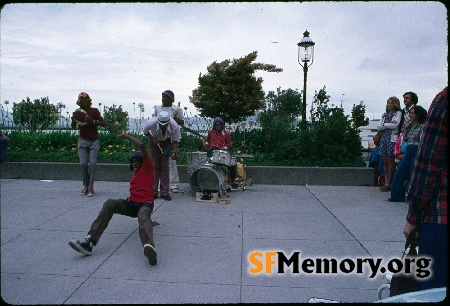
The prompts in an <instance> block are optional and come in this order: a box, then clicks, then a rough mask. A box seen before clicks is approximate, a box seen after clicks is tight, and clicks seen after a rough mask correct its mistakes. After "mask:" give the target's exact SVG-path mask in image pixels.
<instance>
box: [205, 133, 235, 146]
mask: <svg viewBox="0 0 450 306" xmlns="http://www.w3.org/2000/svg"><path fill="white" fill-rule="evenodd" d="M205 141H206V142H208V143H209V148H210V149H211V150H214V149H220V150H222V149H223V147H224V146H226V147H227V148H228V149H229V148H231V136H230V132H228V131H227V130H222V131H221V132H220V133H219V132H217V131H216V130H209V132H208V135H207V136H206V140H205Z"/></svg>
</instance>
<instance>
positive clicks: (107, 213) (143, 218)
mask: <svg viewBox="0 0 450 306" xmlns="http://www.w3.org/2000/svg"><path fill="white" fill-rule="evenodd" d="M152 211H153V204H152V203H151V202H144V203H134V202H130V201H127V200H123V199H108V200H106V202H105V203H104V204H103V208H102V209H101V210H100V213H99V214H98V217H97V219H95V221H94V222H93V223H92V225H91V229H90V230H89V232H88V234H89V235H91V237H92V240H93V241H94V244H97V242H98V241H99V240H100V237H101V235H102V234H103V232H104V231H105V229H106V228H107V227H108V224H109V221H110V220H111V218H112V216H113V215H114V214H119V215H124V216H129V217H132V218H136V217H137V218H138V224H139V237H140V238H141V242H142V245H144V244H151V245H153V246H155V244H154V241H153V225H152V218H151V214H152Z"/></svg>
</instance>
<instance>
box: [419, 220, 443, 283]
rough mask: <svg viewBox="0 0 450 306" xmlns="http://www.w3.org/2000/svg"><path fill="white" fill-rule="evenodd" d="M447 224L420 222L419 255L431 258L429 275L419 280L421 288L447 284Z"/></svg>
mask: <svg viewBox="0 0 450 306" xmlns="http://www.w3.org/2000/svg"><path fill="white" fill-rule="evenodd" d="M447 242H448V241H447V224H434V223H422V224H421V225H420V234H419V255H420V256H427V257H430V258H431V269H430V270H431V271H432V272H431V273H432V274H431V276H430V277H428V278H425V279H424V281H421V282H420V286H421V289H422V290H425V289H431V288H440V287H446V286H447Z"/></svg>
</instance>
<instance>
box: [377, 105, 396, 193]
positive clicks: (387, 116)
mask: <svg viewBox="0 0 450 306" xmlns="http://www.w3.org/2000/svg"><path fill="white" fill-rule="evenodd" d="M401 119H402V112H401V108H400V100H399V99H398V98H397V97H390V98H389V99H388V100H387V103H386V112H385V113H384V114H383V116H382V117H381V120H380V123H378V126H377V130H378V131H384V132H383V134H382V135H381V140H380V145H379V147H380V155H381V156H382V158H383V166H384V172H385V173H386V177H385V185H384V186H381V187H380V190H381V191H383V192H387V191H390V190H391V183H392V178H393V176H394V172H395V153H394V145H395V143H396V142H397V139H398V136H399V134H400V131H399V124H400V120H401Z"/></svg>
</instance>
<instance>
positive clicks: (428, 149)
mask: <svg viewBox="0 0 450 306" xmlns="http://www.w3.org/2000/svg"><path fill="white" fill-rule="evenodd" d="M447 89H448V88H447V87H445V88H444V89H443V90H442V91H441V92H440V93H438V94H437V95H436V97H435V98H434V99H433V102H432V103H431V106H430V108H429V109H428V114H427V117H426V119H425V123H424V125H423V128H422V134H421V136H420V140H419V146H418V149H417V155H416V158H415V160H414V165H415V166H414V172H413V174H412V175H411V180H410V186H409V190H408V196H407V201H408V204H409V210H408V214H407V217H406V220H407V222H406V225H405V228H404V229H403V234H404V235H405V238H406V239H408V237H409V236H410V235H411V234H413V233H414V232H416V231H418V232H419V254H420V256H421V257H422V256H428V257H430V258H431V260H432V261H431V276H430V277H428V278H427V279H425V280H423V281H421V289H429V288H439V287H446V286H447V284H448V283H447V273H448V270H447V243H448V240H447V175H448V161H447V148H448V138H447V137H448V135H447V107H448V99H447ZM419 227H420V229H419Z"/></svg>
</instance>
